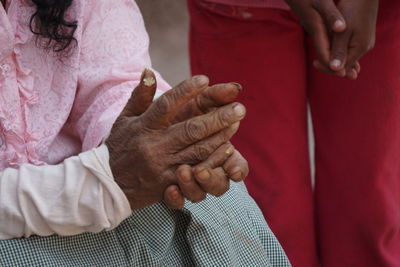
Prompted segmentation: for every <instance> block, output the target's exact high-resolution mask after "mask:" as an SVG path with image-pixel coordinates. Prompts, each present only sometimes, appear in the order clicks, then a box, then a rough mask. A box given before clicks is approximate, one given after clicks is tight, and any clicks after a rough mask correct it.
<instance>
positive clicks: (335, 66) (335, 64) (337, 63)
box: [331, 59, 342, 69]
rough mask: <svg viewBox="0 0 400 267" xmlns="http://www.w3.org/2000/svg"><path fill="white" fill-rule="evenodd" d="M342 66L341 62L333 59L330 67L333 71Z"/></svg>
mask: <svg viewBox="0 0 400 267" xmlns="http://www.w3.org/2000/svg"><path fill="white" fill-rule="evenodd" d="M341 65H342V62H341V61H340V60H339V59H334V60H332V61H331V66H332V67H333V68H335V69H337V68H339V67H340V66H341Z"/></svg>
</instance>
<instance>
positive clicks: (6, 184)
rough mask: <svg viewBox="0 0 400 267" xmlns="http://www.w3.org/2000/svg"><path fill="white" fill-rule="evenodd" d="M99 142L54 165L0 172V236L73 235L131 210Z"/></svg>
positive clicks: (108, 225)
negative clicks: (98, 144)
mask: <svg viewBox="0 0 400 267" xmlns="http://www.w3.org/2000/svg"><path fill="white" fill-rule="evenodd" d="M108 162H109V153H108V149H107V147H106V146H105V145H102V146H100V147H98V148H96V149H93V150H90V151H87V152H84V153H81V154H80V155H78V156H74V157H70V158H68V159H66V160H65V161H64V162H63V163H61V164H58V165H45V166H34V165H30V164H24V165H22V166H21V167H20V169H12V168H8V169H5V170H4V171H2V172H0V240H1V239H11V238H17V237H29V236H31V235H39V236H48V235H52V234H55V233H56V234H59V235H76V234H80V233H83V232H86V231H88V232H100V231H102V230H111V229H113V228H115V227H116V226H118V225H119V224H120V223H121V222H122V221H123V220H124V219H125V218H127V217H128V216H129V215H130V214H131V208H130V205H129V202H128V200H127V198H126V197H125V195H124V193H123V192H122V190H121V189H120V187H119V186H118V185H117V184H116V183H115V181H114V178H113V175H112V172H111V168H110V166H109V163H108Z"/></svg>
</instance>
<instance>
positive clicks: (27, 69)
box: [0, 0, 168, 170]
mask: <svg viewBox="0 0 400 267" xmlns="http://www.w3.org/2000/svg"><path fill="white" fill-rule="evenodd" d="M34 11H35V7H34V6H33V4H32V3H31V1H30V0H12V1H11V2H10V4H9V8H8V14H7V13H6V12H5V11H4V9H3V8H0V40H1V41H0V42H1V45H0V170H2V169H4V168H7V167H13V168H18V166H19V165H21V164H23V163H32V164H35V165H43V164H46V163H49V164H55V163H59V162H60V161H62V160H63V159H65V158H66V157H69V156H71V155H76V154H78V153H79V152H81V151H86V150H88V149H91V148H93V147H96V146H98V145H99V144H100V143H101V141H102V140H103V138H104V137H105V136H106V135H107V133H108V132H109V130H110V127H111V125H112V123H113V121H114V120H115V119H116V117H117V116H118V114H119V112H120V111H121V109H122V108H123V107H124V104H125V102H126V101H127V99H128V97H129V95H130V93H131V91H132V89H133V88H134V87H135V86H136V84H137V83H138V80H139V78H140V75H141V72H142V70H143V69H144V68H145V67H148V66H150V64H151V63H150V58H149V54H148V50H147V49H148V43H149V41H148V37H147V34H146V31H145V28H144V26H143V21H142V17H141V15H140V11H139V10H138V8H137V6H136V4H135V3H134V1H132V0H118V1H108V0H76V1H74V2H73V7H72V8H71V9H70V11H69V12H68V18H69V19H70V20H77V21H78V22H79V27H78V29H77V32H76V36H75V38H76V39H77V43H76V47H73V49H72V50H71V52H70V55H64V56H62V55H54V54H53V53H51V52H49V51H45V50H44V49H42V48H40V47H38V45H37V43H36V41H37V39H36V37H35V36H34V35H33V34H32V33H31V31H30V29H29V20H30V17H31V15H32V14H33V12H34ZM159 87H160V88H161V89H164V90H165V89H166V88H167V87H168V85H167V84H166V83H165V82H163V81H162V80H161V79H159Z"/></svg>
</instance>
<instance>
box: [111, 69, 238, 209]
mask: <svg viewBox="0 0 400 267" xmlns="http://www.w3.org/2000/svg"><path fill="white" fill-rule="evenodd" d="M154 84H155V78H154V74H153V73H151V72H149V71H147V72H145V73H144V77H143V79H142V81H141V84H140V85H139V86H138V88H146V87H147V88H149V87H152V88H150V90H148V94H147V95H146V94H144V95H143V94H141V93H138V92H140V91H141V90H139V91H136V90H135V91H136V92H134V93H133V95H132V97H131V99H130V101H129V102H128V104H127V106H126V108H125V110H124V111H123V112H122V114H121V116H120V117H119V118H118V120H117V121H116V123H115V124H114V126H113V129H112V132H111V135H110V137H109V138H108V139H107V141H106V144H107V146H108V148H109V151H110V166H111V169H112V172H113V175H114V177H115V180H116V182H117V183H118V184H119V185H120V186H121V188H122V190H123V191H124V192H125V194H126V196H127V197H128V199H129V201H130V203H131V207H132V209H140V208H143V207H146V206H149V205H151V204H154V203H156V202H159V201H161V200H162V199H163V196H164V191H165V192H167V191H168V190H166V189H167V188H170V187H169V186H170V185H172V184H178V182H177V179H176V175H175V173H176V171H177V167H178V166H180V165H184V164H187V165H196V164H198V163H199V162H203V161H205V160H206V159H208V158H209V157H210V155H211V154H212V153H213V152H215V151H216V150H217V149H218V148H220V147H221V145H223V144H225V143H227V142H228V141H229V139H230V138H231V137H232V135H233V134H234V133H235V132H236V131H237V129H238V127H239V121H240V120H241V119H243V117H244V115H245V109H244V107H243V106H242V105H241V104H238V103H232V104H229V105H225V106H222V107H220V108H218V109H216V110H215V111H213V112H210V113H207V114H203V115H200V116H196V117H193V118H190V119H187V120H184V121H182V122H178V123H176V124H172V122H173V121H174V120H175V117H176V115H177V114H178V112H179V110H180V109H181V108H182V107H183V106H185V105H186V104H188V103H189V102H190V101H191V100H193V99H194V98H196V96H198V95H199V94H201V93H202V92H204V91H205V90H206V89H207V88H208V80H207V79H206V78H205V77H204V76H197V77H194V78H192V79H189V80H187V81H185V82H183V83H181V84H180V85H178V86H177V87H175V88H173V89H171V90H170V91H168V92H167V93H165V94H164V95H163V96H161V97H160V98H159V99H158V100H156V101H155V102H154V103H152V104H150V106H149V107H146V105H143V102H142V101H143V99H146V97H148V98H152V95H154V90H155V86H154ZM139 96H140V97H139ZM147 103H151V102H147ZM141 104H142V106H141V107H142V110H141V111H143V110H146V111H145V112H144V113H143V114H142V115H138V113H140V111H138V110H137V109H136V108H135V107H137V106H140V105H141Z"/></svg>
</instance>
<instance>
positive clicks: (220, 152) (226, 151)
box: [193, 143, 235, 169]
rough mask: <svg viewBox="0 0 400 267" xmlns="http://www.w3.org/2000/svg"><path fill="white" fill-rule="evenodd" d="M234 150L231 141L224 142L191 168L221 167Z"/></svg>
mask: <svg viewBox="0 0 400 267" xmlns="http://www.w3.org/2000/svg"><path fill="white" fill-rule="evenodd" d="M234 151H235V148H234V147H233V145H232V144H231V143H225V144H223V145H221V146H220V147H219V148H218V149H217V150H215V151H214V152H213V153H212V154H211V155H210V156H209V157H208V158H207V159H206V160H204V161H203V162H201V163H200V164H198V165H196V166H195V167H193V169H215V168H217V167H221V166H222V165H223V164H224V163H225V162H226V161H227V160H228V159H229V158H230V157H231V156H232V154H233V153H234Z"/></svg>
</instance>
